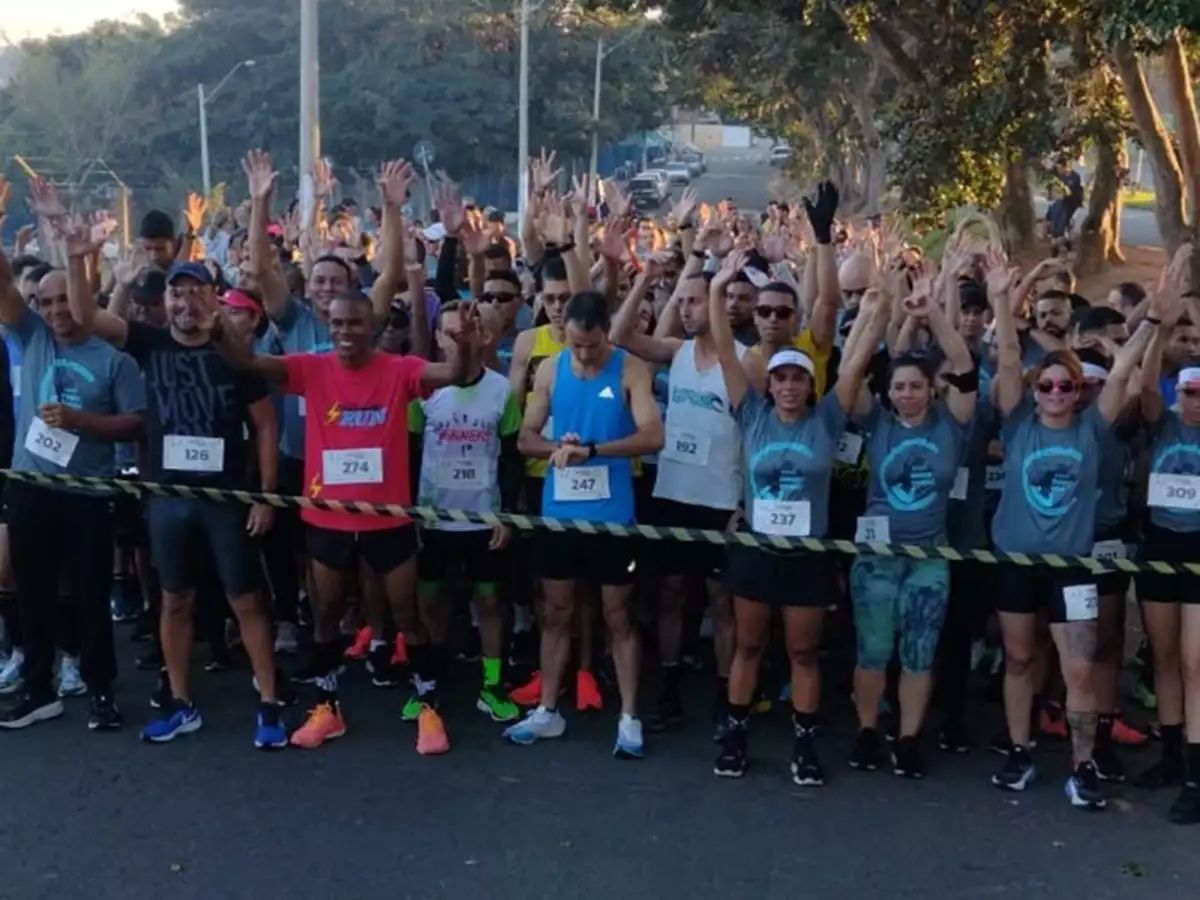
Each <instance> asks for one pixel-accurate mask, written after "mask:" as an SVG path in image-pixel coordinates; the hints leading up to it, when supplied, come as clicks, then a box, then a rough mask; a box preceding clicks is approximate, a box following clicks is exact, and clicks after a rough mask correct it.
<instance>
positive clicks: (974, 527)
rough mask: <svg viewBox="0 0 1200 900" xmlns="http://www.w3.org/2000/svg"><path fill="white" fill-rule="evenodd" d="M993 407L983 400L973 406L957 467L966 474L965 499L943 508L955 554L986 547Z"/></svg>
mask: <svg viewBox="0 0 1200 900" xmlns="http://www.w3.org/2000/svg"><path fill="white" fill-rule="evenodd" d="M996 426H997V416H996V407H994V406H993V405H992V404H991V401H989V400H988V399H987V398H986V397H980V398H979V400H978V402H976V404H975V414H974V415H973V416H972V417H971V424H970V425H969V426H968V427H967V443H966V450H965V454H964V457H963V459H962V460H961V461H960V463H959V465H960V467H965V468H966V470H967V495H966V497H963V498H961V499H959V498H956V497H953V496H952V497H951V498H950V503H949V504H948V505H947V508H946V534H947V536H948V537H949V539H950V546H951V547H953V548H955V549H956V550H981V549H983V548H984V547H986V546H987V545H988V533H987V495H988V494H989V493H993V494H994V493H996V491H991V492H989V491H988V490H987V466H988V458H987V445H988V441H989V440H990V439H991V437H992V435H993V434H994V433H995V431H996Z"/></svg>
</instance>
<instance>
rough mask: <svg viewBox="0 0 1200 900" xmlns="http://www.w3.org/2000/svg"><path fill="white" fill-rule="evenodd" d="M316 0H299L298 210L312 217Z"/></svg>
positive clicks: (317, 125)
mask: <svg viewBox="0 0 1200 900" xmlns="http://www.w3.org/2000/svg"><path fill="white" fill-rule="evenodd" d="M317 4H318V0H300V156H299V159H300V211H301V221H302V222H304V223H308V222H311V221H312V213H313V210H314V209H315V208H316V202H317V197H316V187H315V185H314V183H313V169H314V167H315V166H316V163H317V159H318V158H320V155H321V105H320V80H321V64H320V58H319V50H318V47H319V41H318V37H319V28H320V20H319V17H318V15H317Z"/></svg>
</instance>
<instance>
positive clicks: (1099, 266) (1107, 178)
mask: <svg viewBox="0 0 1200 900" xmlns="http://www.w3.org/2000/svg"><path fill="white" fill-rule="evenodd" d="M1124 144H1125V140H1124V136H1123V135H1114V136H1113V139H1112V140H1107V141H1100V142H1098V143H1097V145H1096V174H1095V178H1094V179H1093V181H1092V195H1091V197H1089V198H1088V205H1087V216H1086V217H1085V218H1084V220H1083V226H1082V227H1081V228H1080V234H1079V265H1078V267H1077V269H1078V274H1080V275H1093V274H1095V273H1097V272H1102V271H1104V269H1106V268H1107V267H1108V263H1110V262H1113V261H1118V262H1120V261H1124V257H1123V256H1122V255H1121V248H1120V245H1119V242H1120V234H1119V233H1117V231H1116V229H1117V228H1119V227H1120V215H1121V214H1120V208H1119V207H1120V203H1121V172H1122V169H1123V168H1124V166H1123V165H1122V162H1121V155H1122V153H1123V152H1124Z"/></svg>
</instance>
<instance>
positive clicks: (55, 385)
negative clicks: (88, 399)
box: [38, 359, 96, 409]
mask: <svg viewBox="0 0 1200 900" xmlns="http://www.w3.org/2000/svg"><path fill="white" fill-rule="evenodd" d="M82 383H87V384H95V383H96V376H95V375H93V374H92V373H91V372H90V371H89V370H88V369H87V368H86V367H85V366H82V365H80V364H79V363H77V362H75V360H73V359H55V360H54V362H53V363H52V364H51V365H50V366H49V368H47V369H46V373H45V374H44V375H43V376H42V382H41V384H40V385H38V404H39V405H41V404H44V403H61V404H63V405H64V406H69V407H71V408H72V409H83V394H82V393H81V391H80V386H81V384H82Z"/></svg>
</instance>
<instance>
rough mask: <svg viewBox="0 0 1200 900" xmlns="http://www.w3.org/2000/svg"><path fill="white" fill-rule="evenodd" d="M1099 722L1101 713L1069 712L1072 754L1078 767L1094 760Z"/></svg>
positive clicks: (1068, 721)
mask: <svg viewBox="0 0 1200 900" xmlns="http://www.w3.org/2000/svg"><path fill="white" fill-rule="evenodd" d="M1099 722H1100V714H1099V713H1096V712H1079V711H1078V710H1074V709H1068V710H1067V725H1068V727H1070V729H1071V754H1072V756H1073V757H1074V760H1075V765H1077V766H1078V765H1079V764H1080V763H1082V762H1087V761H1088V760H1089V759H1091V758H1092V751H1093V750H1094V749H1095V747H1096V727H1097V725H1098V724H1099Z"/></svg>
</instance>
